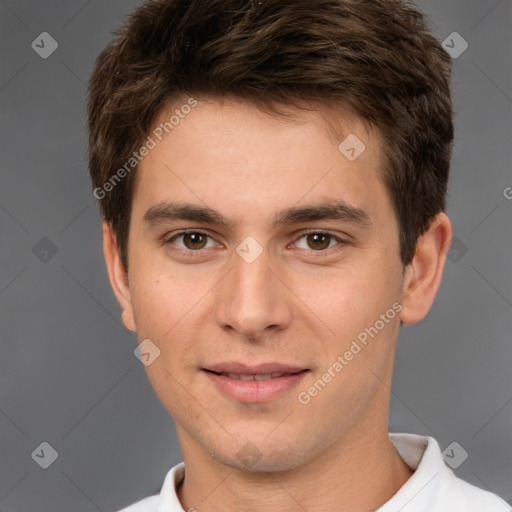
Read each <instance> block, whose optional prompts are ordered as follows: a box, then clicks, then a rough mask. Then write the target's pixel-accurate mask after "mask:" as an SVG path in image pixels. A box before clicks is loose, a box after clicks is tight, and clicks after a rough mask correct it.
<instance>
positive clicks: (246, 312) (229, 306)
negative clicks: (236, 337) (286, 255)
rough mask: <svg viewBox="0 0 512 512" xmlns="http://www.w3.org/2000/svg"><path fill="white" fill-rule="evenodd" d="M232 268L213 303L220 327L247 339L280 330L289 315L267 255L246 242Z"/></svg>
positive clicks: (249, 242) (239, 250)
mask: <svg viewBox="0 0 512 512" xmlns="http://www.w3.org/2000/svg"><path fill="white" fill-rule="evenodd" d="M260 247H261V246H260ZM232 265H233V267H232V269H231V272H229V274H228V275H227V276H226V277H227V279H224V280H223V281H222V282H223V284H222V289H221V290H219V291H220V296H219V297H218V300H217V303H216V304H217V306H216V318H217V322H218V323H219V325H220V326H221V327H223V328H225V329H226V328H228V329H232V330H235V331H238V332H239V333H240V334H242V335H243V336H244V337H248V338H254V337H257V336H259V335H262V334H264V331H265V330H268V329H269V328H270V327H272V328H273V330H277V329H279V328H280V327H283V326H284V325H285V324H286V323H287V322H288V321H289V319H290V312H289V309H288V305H287V303H286V297H285V294H284V293H283V290H282V289H280V288H279V280H276V278H275V276H274V272H273V271H272V270H271V268H270V261H269V257H268V253H267V252H266V251H264V250H263V248H262V247H261V249H258V248H257V247H256V246H255V245H254V242H252V241H251V240H247V239H246V240H245V241H244V242H242V243H241V244H240V245H239V246H238V248H237V254H235V255H234V257H233V261H232ZM267 334H268V333H267Z"/></svg>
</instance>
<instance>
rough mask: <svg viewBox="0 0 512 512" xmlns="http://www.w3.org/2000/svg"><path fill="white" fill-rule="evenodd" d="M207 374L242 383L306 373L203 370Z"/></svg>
mask: <svg viewBox="0 0 512 512" xmlns="http://www.w3.org/2000/svg"><path fill="white" fill-rule="evenodd" d="M205 371H207V372H210V373H214V374H215V375H221V376H223V377H229V378H230V379H235V380H244V381H247V380H258V381H263V380H270V379H277V378H279V377H283V376H285V375H297V374H298V373H301V372H303V371H307V370H300V371H298V372H291V373H282V372H277V373H257V374H247V373H246V374H244V373H228V372H220V373H219V372H213V371H210V370H205Z"/></svg>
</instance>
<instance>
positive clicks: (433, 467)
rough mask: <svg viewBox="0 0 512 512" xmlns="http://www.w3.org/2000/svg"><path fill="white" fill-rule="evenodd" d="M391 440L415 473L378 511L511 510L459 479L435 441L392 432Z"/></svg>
mask: <svg viewBox="0 0 512 512" xmlns="http://www.w3.org/2000/svg"><path fill="white" fill-rule="evenodd" d="M390 440H391V441H392V443H393V444H394V445H395V448H396V449H397V451H398V453H399V455H400V457H401V458H402V460H403V461H404V462H405V463H406V464H407V465H408V466H409V467H410V468H411V469H412V470H414V473H413V475H412V476H411V477H410V478H409V480H408V481H407V482H405V484H404V485H403V486H402V488H401V489H399V491H398V492H397V493H396V494H395V496H393V498H392V499H391V500H390V501H389V502H387V503H386V504H385V505H384V506H383V507H381V508H379V511H378V512H396V511H397V510H400V511H402V512H448V511H450V512H483V511H485V512H511V511H512V509H511V508H510V506H509V505H508V504H507V503H506V502H505V501H504V500H502V499H501V498H500V497H499V496H497V495H495V494H493V493H491V492H488V491H485V490H483V489H480V488H478V487H476V486H474V485H472V484H470V483H468V482H466V481H465V480H462V479H461V478H458V477H457V476H456V475H455V473H454V472H453V470H452V469H451V468H450V467H449V466H448V464H447V463H446V462H445V459H444V457H443V454H442V453H441V450H440V448H439V444H438V443H437V441H436V440H435V439H434V438H432V437H429V436H418V435H415V434H405V433H391V434H390Z"/></svg>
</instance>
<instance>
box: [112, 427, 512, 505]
mask: <svg viewBox="0 0 512 512" xmlns="http://www.w3.org/2000/svg"><path fill="white" fill-rule="evenodd" d="M389 438H390V440H391V442H392V443H393V444H394V445H395V448H396V450H397V451H398V453H399V455H400V457H401V458H402V459H403V460H404V462H405V463H406V464H407V465H408V466H409V467H410V468H411V469H412V470H413V471H414V474H413V475H412V476H411V477H410V478H409V480H407V482H405V484H404V485H403V486H402V487H401V488H400V489H399V491H398V492H397V493H396V494H395V495H394V496H393V497H392V498H391V499H390V500H389V501H388V502H387V503H384V505H382V506H381V507H380V508H379V509H378V510H376V512H511V511H512V509H511V508H510V506H509V505H507V503H506V502H505V501H503V500H502V499H501V498H499V497H498V496H496V495H495V494H492V493H490V492H488V491H484V490H482V489H479V488H478V487H475V486H474V485H471V484H469V483H467V482H465V481H464V480H461V479H460V478H458V477H456V476H455V474H454V472H453V471H452V470H451V468H449V467H448V466H447V465H446V463H445V461H444V459H443V456H442V454H441V450H440V449H439V445H438V444H437V441H436V440H435V439H434V438H432V437H428V436H418V435H415V434H398V433H396V434H395V433H390V434H389ZM184 475H185V464H184V463H183V462H180V463H179V464H177V465H176V466H174V467H173V468H172V469H171V470H169V472H168V473H167V475H166V477H165V480H164V483H163V486H162V489H161V491H160V494H156V495H154V496H150V497H149V498H145V499H143V500H141V501H138V502H137V503H134V504H133V505H130V506H129V507H127V508H124V509H122V510H120V511H119V512H185V511H184V509H183V508H182V506H181V504H180V502H179V500H178V497H177V495H176V485H177V484H179V483H180V482H181V480H182V479H183V477H184Z"/></svg>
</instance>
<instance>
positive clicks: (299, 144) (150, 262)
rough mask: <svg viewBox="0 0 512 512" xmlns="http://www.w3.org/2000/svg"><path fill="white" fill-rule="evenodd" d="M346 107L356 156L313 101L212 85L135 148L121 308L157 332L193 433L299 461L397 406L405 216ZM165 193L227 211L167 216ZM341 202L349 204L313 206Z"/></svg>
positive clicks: (256, 454) (235, 452)
mask: <svg viewBox="0 0 512 512" xmlns="http://www.w3.org/2000/svg"><path fill="white" fill-rule="evenodd" d="M175 108H176V106H173V108H172V109H169V110H165V111H163V112H162V113H161V117H160V118H159V119H158V120H157V123H156V124H155V126H156V125H158V124H159V123H160V122H162V121H165V120H168V119H169V118H170V116H171V115H172V114H173V111H174V109H175ZM340 122H341V124H342V127H343V130H344V132H345V133H344V136H348V135H350V134H352V135H355V136H356V137H357V138H358V139H359V140H360V141H362V142H363V143H364V144H365V149H364V151H363V152H362V153H361V154H360V155H359V156H357V154H358V152H359V151H360V150H361V148H362V146H358V145H357V144H359V143H357V140H356V139H354V138H353V137H352V138H351V139H348V142H347V143H346V144H345V146H342V149H343V151H340V149H339V148H338V145H339V144H340V143H341V142H342V141H343V139H340V140H333V138H332V136H330V135H329V134H328V132H327V125H326V123H325V120H324V118H323V117H321V116H320V115H319V114H318V113H315V112H308V113H302V114H300V116H297V117H295V118H293V119H288V120H284V119H282V118H279V117H277V116H272V115H268V114H265V113H263V112H261V111H259V110H257V109H256V108H255V107H253V106H250V105H248V104H245V103H239V102H235V101H226V102H225V103H223V104H221V103H219V102H215V101H210V102H206V101H200V102H199V103H198V105H197V106H196V107H194V108H193V109H192V110H191V112H190V113H189V114H188V115H187V116H185V117H184V119H180V122H179V124H177V125H176V126H175V127H174V129H173V130H172V131H171V132H170V133H169V135H168V136H166V137H165V138H164V139H163V140H162V141H158V140H157V139H156V138H155V137H153V138H155V140H156V142H157V143H156V147H154V148H153V149H151V151H150V152H149V154H148V155H147V156H146V157H145V158H144V159H143V160H142V162H141V163H140V166H139V169H138V171H137V173H138V176H137V183H136V189H135V193H134V198H133V206H132V215H131V221H130V222H131V223H130V232H129V244H128V253H129V271H128V282H129V290H130V299H131V308H129V310H128V311H126V310H125V315H124V319H125V322H126V324H127V325H128V326H129V327H130V328H132V329H136V330H137V333H138V338H139V340H140V341H142V340H144V339H146V338H149V339H150V340H151V341H152V342H153V343H154V344H155V345H156V346H158V348H159V349H160V356H159V357H158V358H156V359H155V360H154V362H153V363H151V364H150V365H149V366H147V367H146V370H147V374H148V377H149V379H150V381H151V383H152V385H153V387H154V389H155V391H156V393H157V395H158V396H159V398H160V400H161V401H162V403H163V404H164V406H165V407H166V408H167V410H168V411H169V413H170V414H171V415H172V416H173V417H174V419H175V421H176V425H177V429H178V434H179V436H180V442H181V443H182V448H185V449H187V447H189V449H193V448H194V447H195V448H198V447H201V448H202V449H203V450H204V452H206V453H208V454H211V455H213V457H214V458H215V459H217V460H219V461H221V462H223V463H224V464H227V465H229V466H232V467H239V468H243V467H247V464H248V461H250V462H251V463H252V466H251V469H254V470H259V471H270V470H277V469H287V468H292V467H296V466H297V465H299V464H301V463H304V462H307V461H308V460H311V459H313V458H314V457H315V456H316V455H318V454H320V453H321V452H323V451H325V450H327V449H328V448H329V447H330V446H332V445H333V444H334V443H336V441H338V440H339V439H340V438H341V437H342V436H346V437H347V436H350V437H351V438H352V439H355V438H356V437H358V436H368V435H371V433H372V428H374V426H375V425H379V427H382V425H383V424H386V422H387V399H388V392H389V391H388V390H387V387H386V385H384V384H383V382H389V381H390V378H391V371H392V362H393V355H394V344H395V341H396V335H397V331H398V326H399V315H398V313H397V307H396V306H397V303H399V302H400V300H401V297H402V295H401V294H402V282H403V281H402V265H401V261H400V258H399V241H398V226H397V221H396V218H395V214H394V212H393V209H392V205H391V201H390V197H389V194H388V192H387V190H386V189H385V186H384V184H383V182H382V179H381V177H380V176H379V175H378V173H377V171H376V169H379V168H380V167H381V165H382V164H381V161H380V157H381V146H380V144H381V142H380V139H379V137H378V134H376V133H375V132H367V131H366V129H365V127H364V125H363V123H362V122H361V121H360V120H358V119H357V118H354V117H348V116H347V117H345V118H343V119H341V120H340ZM354 141H356V143H357V144H356V145H354V144H355V143H354ZM351 147H354V151H352V150H351V149H350V148H351ZM347 156H348V157H350V158H347ZM354 156H356V157H357V158H355V159H354ZM167 203H173V204H175V205H176V204H179V205H184V204H187V205H190V206H192V207H194V208H197V209H205V208H208V209H209V210H210V213H211V212H212V211H215V212H216V213H217V216H218V217H219V218H220V217H222V219H223V220H225V221H226V223H227V224H229V225H225V224H223V223H219V222H216V223H210V222H209V221H208V219H206V217H202V218H198V219H197V220H193V218H192V217H191V218H189V219H188V220H187V219H184V218H173V217H172V216H171V215H168V214H169V211H170V210H169V209H167V210H166V209H165V208H161V207H162V206H164V205H165V204H167ZM341 203H343V204H344V206H345V208H342V209H341V210H340V209H339V210H338V212H341V214H340V215H339V216H338V217H339V218H332V216H330V217H329V218H322V212H320V215H316V216H315V215H312V214H313V213H314V211H313V210H314V209H315V208H320V207H324V206H326V205H331V206H332V205H336V204H341ZM155 206H159V207H160V208H159V209H157V208H155ZM306 207H307V208H308V209H307V210H303V211H302V212H297V210H302V209H304V208H306ZM290 209H293V211H292V212H291V213H292V214H293V213H294V212H295V213H299V214H296V215H288V216H286V212H287V211H288V210H290ZM289 213H290V212H289ZM324 213H325V212H324ZM145 217H146V220H145ZM183 230H188V231H189V233H188V234H185V235H183V234H180V232H181V231H183ZM393 304H395V313H396V315H395V314H391V312H390V309H391V310H392V309H393V308H392V306H393ZM383 316H384V317H385V318H384V319H383ZM365 329H368V330H366V331H365ZM376 331H377V334H375V332H376ZM361 333H366V344H364V343H363V342H362V341H361V340H363V339H365V336H364V334H361ZM370 333H371V334H370ZM354 341H356V343H357V346H358V347H359V350H357V348H356V345H354V344H353V342H354ZM347 351H348V352H351V353H352V357H350V356H348V357H346V356H345V354H346V353H347ZM339 356H341V358H342V360H343V361H344V363H341V362H340V359H339ZM336 361H338V365H336V364H335V363H336ZM237 364H238V366H237ZM244 365H245V366H244ZM259 365H263V366H260V367H259V368H258V366H259ZM265 365H267V367H265ZM268 365H270V366H268ZM340 365H341V369H340ZM272 370H275V371H272ZM214 371H215V372H216V373H214ZM222 372H224V373H231V374H242V375H241V377H242V378H243V379H249V378H250V379H251V380H250V381H245V380H240V375H231V376H227V375H219V373H222ZM297 372H300V373H297ZM326 372H327V373H329V375H330V376H331V378H330V379H329V378H328V377H325V374H326ZM254 373H256V374H258V376H257V377H256V379H257V380H252V379H253V378H252V377H249V376H248V375H249V374H254ZM269 373H274V374H276V373H277V374H279V373H285V375H284V376H281V377H276V376H274V378H271V379H268V377H269V375H268V374H269ZM291 374H295V375H291ZM259 379H263V380H259ZM267 379H268V380H267ZM318 381H321V382H320V383H318ZM315 383H316V387H315ZM310 388H313V391H311V390H310ZM315 390H316V392H315ZM347 438H348V437H347ZM247 443H251V444H247Z"/></svg>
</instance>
